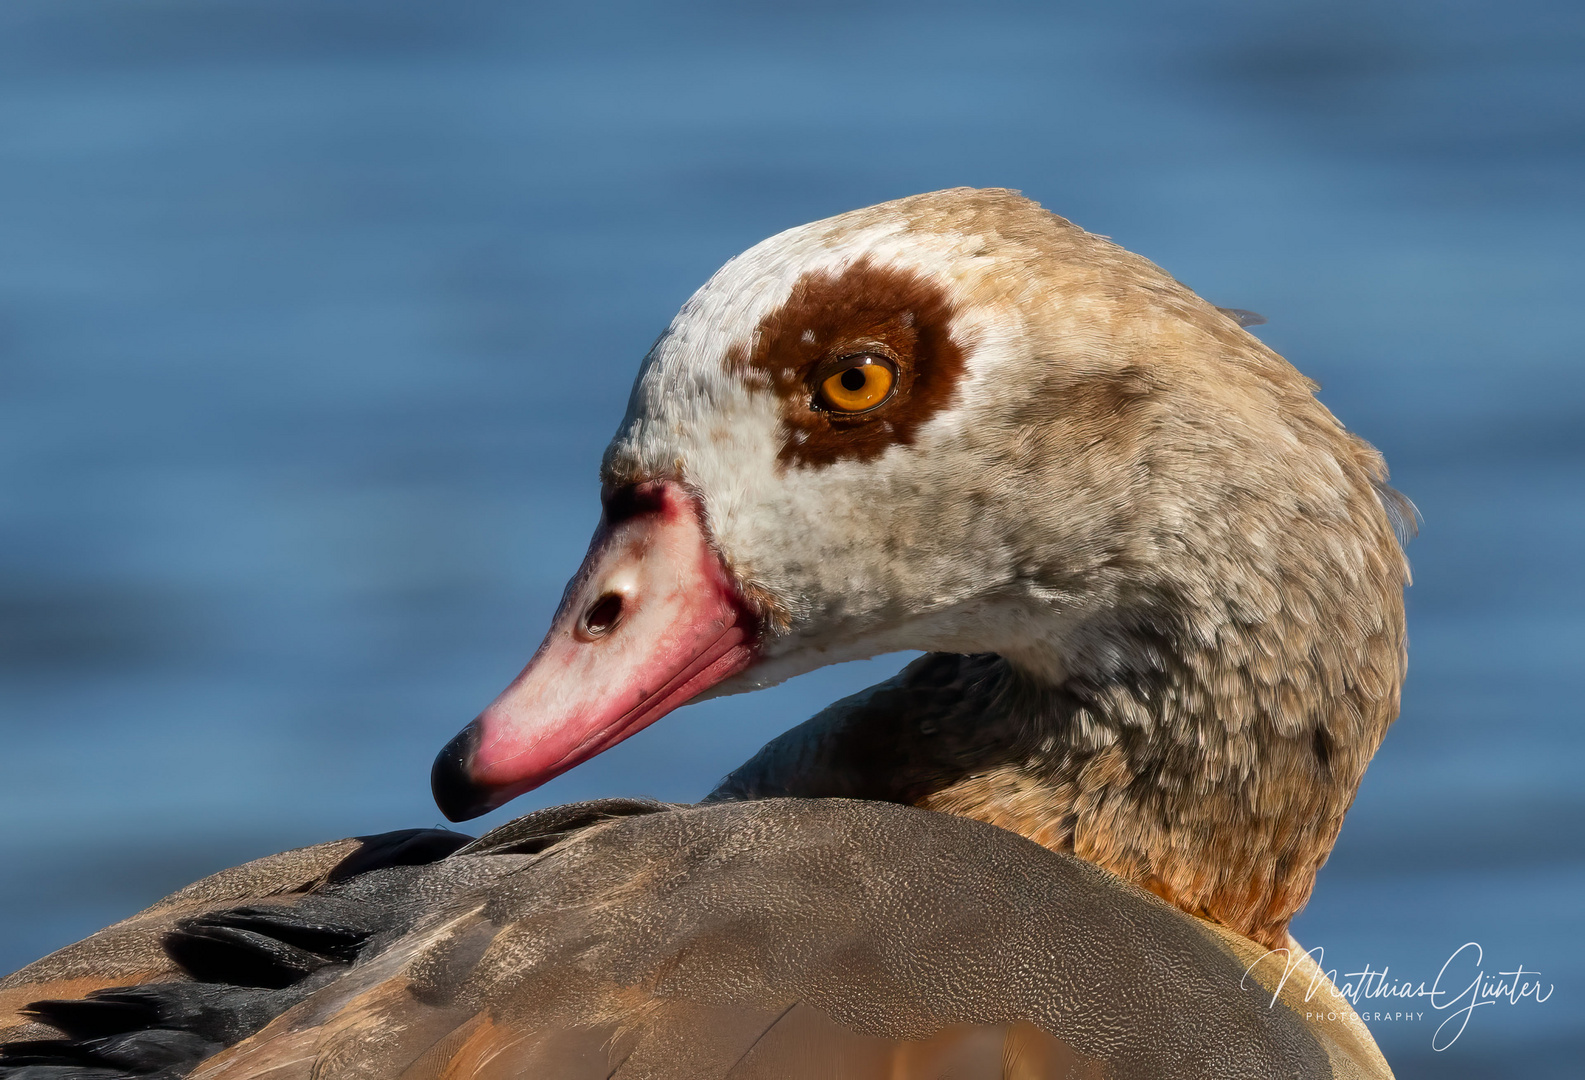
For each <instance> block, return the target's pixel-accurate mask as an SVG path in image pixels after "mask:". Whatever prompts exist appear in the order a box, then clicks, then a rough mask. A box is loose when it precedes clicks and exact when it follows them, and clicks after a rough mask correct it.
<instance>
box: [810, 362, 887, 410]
mask: <svg viewBox="0 0 1585 1080" xmlns="http://www.w3.org/2000/svg"><path fill="white" fill-rule="evenodd" d="M895 385H897V372H896V370H895V369H894V368H893V367H892V366H891V364H889V363H887V362H886V361H885V360H882V359H880V358H879V357H877V356H854V357H850V358H849V360H848V363H847V366H846V367H844V368H842V369H841V370H840V371H835V372H832V373H831V374H830V375H828V376H826V377H825V379H824V380H822V381H821V383H820V392H819V394H818V395H817V401H818V403H819V404H820V405H821V406H822V407H823V408H827V409H830V410H831V411H832V412H844V413H856V412H866V411H868V410H870V409H873V408H875V406H877V405H879V404H880V403H881V402H883V401H885V400H886V399H887V398H888V397H890V396H891V393H892V387H893V386H895Z"/></svg>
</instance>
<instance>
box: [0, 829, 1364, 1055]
mask: <svg viewBox="0 0 1585 1080" xmlns="http://www.w3.org/2000/svg"><path fill="white" fill-rule="evenodd" d="M459 844H460V838H459V837H458V836H457V834H451V833H437V832H434V831H426V832H424V833H416V834H408V835H406V836H405V837H382V838H367V839H365V840H362V841H343V842H341V843H340V844H338V845H325V846H323V847H321V848H310V849H305V850H304V851H301V852H293V853H288V854H287V855H283V856H277V857H275V859H274V860H264V861H263V862H261V863H257V864H249V865H248V866H245V867H240V868H238V869H237V870H234V871H229V872H228V874H229V875H231V876H229V877H228V876H227V875H219V876H217V877H216V878H211V879H208V880H207V881H206V882H200V883H199V884H198V885H196V886H191V887H189V889H187V890H183V892H181V893H178V894H176V895H175V896H173V897H172V898H170V899H169V900H167V901H164V902H162V904H160V905H157V906H156V907H155V908H152V909H150V911H149V912H145V913H144V914H143V915H140V916H138V917H136V918H134V919H132V920H129V921H128V922H126V923H122V924H119V925H118V926H116V927H112V928H111V929H110V930H107V931H104V932H103V933H101V934H99V935H95V937H93V938H89V939H87V940H86V941H85V942H83V943H81V944H79V945H77V946H73V947H71V948H69V949H67V950H63V951H62V952H61V953H57V954H55V955H54V956H51V957H47V958H45V960H43V961H40V962H39V963H38V964H36V965H34V966H33V967H31V968H28V969H24V971H22V972H19V973H18V974H17V975H15V976H12V977H11V979H9V980H7V981H6V982H4V983H0V993H5V994H6V995H7V998H6V999H5V1000H6V1001H8V1002H15V1001H20V1000H22V999H26V1001H28V1002H30V1003H31V1004H30V1005H28V1006H27V1007H26V1008H24V1009H23V1010H22V1014H23V1016H24V1018H25V1019H26V1020H27V1021H28V1022H29V1024H30V1026H28V1027H26V1028H24V1029H21V1030H19V1031H16V1032H14V1035H20V1036H21V1037H22V1041H14V1042H12V1043H10V1044H8V1045H6V1046H5V1047H4V1048H3V1049H0V1078H4V1080H68V1078H80V1080H90V1078H93V1080H111V1078H119V1077H134V1076H161V1077H166V1076H172V1077H174V1076H192V1077H195V1078H203V1080H221V1078H225V1080H235V1078H241V1077H248V1078H255V1077H269V1078H271V1080H295V1078H298V1077H301V1078H305V1080H306V1078H309V1077H313V1078H315V1080H343V1078H347V1080H351V1078H353V1077H379V1078H402V1080H440V1078H463V1077H467V1078H487V1077H490V1078H493V1077H501V1078H506V1077H519V1076H529V1075H545V1076H556V1077H558V1078H567V1080H581V1078H583V1077H602V1078H610V1077H620V1078H637V1077H653V1078H666V1077H676V1078H683V1077H687V1078H699V1077H723V1078H725V1077H732V1078H749V1077H806V1076H830V1077H852V1078H855V1080H858V1078H868V1077H910V1078H911V1077H944V1076H953V1077H1013V1076H1017V1077H1091V1076H1094V1077H1100V1076H1108V1077H1112V1076H1115V1077H1157V1076H1160V1077H1168V1076H1172V1077H1176V1076H1191V1075H1192V1076H1208V1077H1216V1076H1226V1077H1234V1076H1237V1077H1249V1076H1294V1077H1332V1076H1351V1075H1363V1073H1361V1072H1359V1071H1357V1070H1355V1069H1354V1067H1353V1066H1352V1065H1351V1063H1350V1062H1348V1061H1347V1060H1345V1059H1343V1058H1341V1057H1340V1056H1339V1055H1338V1053H1337V1051H1336V1048H1335V1047H1331V1046H1329V1045H1328V1044H1327V1042H1326V1040H1325V1039H1324V1038H1320V1037H1318V1036H1317V1034H1316V1033H1315V1032H1313V1031H1312V1030H1310V1029H1309V1028H1307V1027H1306V1025H1305V1023H1304V1022H1303V1019H1302V1017H1301V1016H1300V1015H1299V1014H1298V1013H1297V1012H1295V1011H1294V1010H1293V1009H1292V1008H1290V1007H1289V1006H1288V1005H1287V1004H1286V1003H1284V1002H1282V1001H1276V1002H1273V1001H1272V1000H1271V995H1270V993H1269V992H1268V991H1267V990H1265V989H1264V988H1262V987H1261V986H1259V985H1257V984H1256V983H1254V982H1252V981H1250V980H1246V979H1244V978H1243V975H1244V971H1245V969H1246V967H1247V964H1246V962H1245V960H1243V959H1241V958H1240V957H1239V956H1238V955H1237V954H1236V953H1235V951H1234V950H1233V949H1231V948H1230V947H1229V946H1228V945H1227V943H1226V942H1225V941H1224V940H1223V939H1222V938H1221V937H1220V936H1219V935H1218V934H1216V933H1214V932H1211V931H1209V930H1207V929H1206V928H1205V927H1203V926H1202V925H1201V924H1200V923H1198V922H1197V921H1196V920H1194V919H1192V918H1190V917H1189V916H1186V915H1184V914H1182V913H1181V912H1179V911H1177V910H1175V909H1173V908H1171V907H1170V906H1168V905H1167V904H1165V903H1163V902H1161V901H1159V900H1157V899H1156V898H1154V897H1151V896H1149V895H1147V894H1145V893H1143V892H1141V891H1139V890H1137V889H1134V888H1133V887H1132V886H1129V885H1126V884H1124V883H1122V882H1121V881H1120V880H1119V879H1117V878H1116V877H1114V876H1112V875H1111V874H1108V873H1106V872H1105V871H1102V870H1100V869H1097V868H1096V867H1093V866H1091V865H1089V864H1086V863H1084V862H1081V861H1079V860H1077V859H1073V858H1069V857H1066V856H1062V855H1058V854H1054V853H1052V852H1049V851H1047V850H1045V849H1043V848H1041V847H1039V846H1037V845H1035V844H1033V843H1031V842H1029V841H1027V840H1024V839H1023V838H1021V837H1019V836H1016V835H1014V834H1012V833H1010V832H1007V831H1005V830H1002V829H998V828H995V827H993V826H989V825H984V824H981V823H979V822H975V821H971V820H968V819H964V818H958V817H953V816H948V815H943V814H936V813H931V812H929V811H923V810H918V809H913V808H909V807H904V806H897V805H892V804H886V803H879V802H865V801H857V800H845V799H818V800H800V799H771V800H764V801H757V802H741V803H716V804H711V805H708V806H700V807H673V806H666V805H662V804H657V803H648V802H643V801H637V800H608V801H604V802H600V803H593V804H578V805H575V806H571V807H558V808H554V809H552V810H548V811H541V812H539V813H537V814H532V815H529V816H528V817H527V818H523V819H519V820H518V821H516V822H513V823H511V824H510V825H507V826H504V827H503V828H501V829H498V830H496V831H495V832H493V833H490V834H487V835H486V836H484V837H482V838H481V839H480V840H478V841H475V842H473V843H470V844H467V845H466V846H460V847H459ZM404 845H405V848H404ZM404 851H405V854H404ZM441 855H444V856H445V857H439V856H441ZM71 979H78V980H87V981H79V982H75V983H74V982H71V981H70V980H71ZM118 980H119V982H118ZM112 986H115V987H119V988H117V989H110V987H112ZM90 992H91V993H90ZM52 996H53V997H55V998H58V999H60V1000H38V999H40V998H49V997H52ZM13 1007H14V1006H13Z"/></svg>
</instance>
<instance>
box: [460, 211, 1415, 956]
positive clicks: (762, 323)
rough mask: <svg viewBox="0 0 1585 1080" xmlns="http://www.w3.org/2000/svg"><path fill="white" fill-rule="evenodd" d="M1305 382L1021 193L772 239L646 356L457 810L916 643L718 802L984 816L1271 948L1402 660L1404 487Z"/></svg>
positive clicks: (714, 284) (1389, 704)
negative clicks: (1398, 528)
mask: <svg viewBox="0 0 1585 1080" xmlns="http://www.w3.org/2000/svg"><path fill="white" fill-rule="evenodd" d="M1314 391H1315V386H1314V384H1313V383H1311V382H1310V381H1308V380H1307V379H1305V378H1304V377H1303V376H1302V375H1300V374H1299V373H1298V372H1297V371H1296V370H1295V369H1294V368H1293V367H1292V366H1290V365H1289V364H1288V363H1287V362H1286V361H1284V360H1283V359H1282V358H1281V357H1279V356H1277V355H1276V354H1274V353H1273V352H1271V351H1270V350H1269V349H1267V348H1266V347H1265V346H1263V345H1262V344H1261V343H1260V342H1259V341H1258V340H1257V339H1255V338H1254V337H1252V336H1251V335H1250V334H1248V333H1247V332H1246V331H1245V330H1244V329H1242V328H1241V327H1240V326H1239V325H1238V322H1237V321H1236V320H1235V319H1234V318H1233V317H1230V316H1229V315H1228V314H1226V313H1224V312H1222V311H1221V310H1219V309H1217V308H1215V307H1213V306H1211V305H1210V304H1208V303H1207V302H1205V301H1203V300H1201V299H1200V298H1199V297H1197V296H1196V295H1194V294H1193V293H1192V292H1191V291H1190V290H1188V289H1187V288H1186V287H1184V286H1183V285H1181V284H1179V283H1178V282H1177V281H1175V280H1173V279H1172V278H1171V277H1170V276H1169V275H1167V274H1166V273H1164V272H1163V271H1162V270H1160V269H1159V268H1157V267H1156V266H1154V265H1153V264H1151V263H1150V262H1148V261H1146V260H1145V259H1143V258H1140V257H1138V256H1136V255H1132V254H1130V253H1128V252H1126V251H1124V250H1122V249H1120V248H1118V247H1116V246H1115V245H1113V244H1111V243H1110V242H1108V241H1107V240H1105V239H1104V238H1102V237H1098V236H1094V235H1091V234H1089V233H1087V232H1085V231H1083V230H1082V229H1080V228H1078V227H1076V226H1074V225H1072V224H1070V223H1069V222H1067V221H1065V220H1063V219H1062V218H1059V217H1056V216H1055V215H1053V214H1050V213H1048V212H1047V211H1045V210H1043V209H1042V208H1040V207H1039V206H1038V205H1037V204H1035V203H1033V202H1031V201H1029V200H1027V199H1025V198H1023V197H1021V196H1019V195H1018V194H1017V193H1015V192H1011V191H1003V190H973V189H955V190H951V191H943V192H937V193H933V194H928V195H920V196H916V197H912V198H907V199H901V200H898V201H895V202H890V203H885V204H882V205H880V206H875V207H871V208H868V209H864V210H858V211H854V212H852V213H847V214H843V215H840V216H838V217H835V218H831V219H829V220H826V221H821V222H816V223H813V224H810V225H805V226H802V227H799V228H795V229H791V230H789V231H787V232H784V233H781V234H780V235H777V236H774V237H772V238H770V239H768V240H766V241H764V242H762V243H760V244H758V245H756V246H754V247H753V248H750V249H749V250H748V251H746V252H744V253H743V254H742V255H739V256H738V257H736V258H734V259H732V260H731V261H730V262H728V263H727V264H726V265H725V266H724V267H722V268H721V270H720V271H718V272H717V273H716V274H715V275H714V276H713V277H712V278H711V279H710V280H709V282H707V283H706V284H705V285H704V287H703V288H701V289H700V290H699V291H698V292H697V293H695V294H694V296H693V297H692V298H691V299H690V300H689V301H688V302H687V303H686V304H685V305H684V306H683V308H682V310H681V311H680V312H679V313H678V314H677V316H676V318H675V319H674V320H673V321H672V323H671V325H670V326H669V327H668V329H667V330H666V331H665V333H664V334H662V335H661V337H660V339H659V340H658V341H657V342H656V343H655V345H654V347H653V348H652V349H651V351H650V353H649V355H648V356H647V357H646V359H645V360H644V363H643V366H642V368H641V370H640V372H639V375H638V378H637V381H636V383H635V385H634V388H633V392H632V396H631V400H630V402H629V405H628V408H627V413H626V415H625V416H624V417H623V419H622V422H621V425H620V427H619V428H618V431H617V433H616V436H615V438H614V439H613V440H612V442H611V444H610V446H609V448H608V449H607V451H606V453H605V457H604V460H603V463H602V467H601V480H602V484H603V491H602V496H603V505H604V513H603V515H602V518H601V521H600V524H599V526H598V528H597V530H596V532H595V536H594V540H593V542H592V543H591V546H590V549H589V552H588V555H587V557H586V558H585V560H584V563H583V566H582V567H581V568H580V569H579V570H578V572H577V574H576V575H575V576H574V577H573V579H572V581H571V583H570V584H569V585H568V587H567V591H566V594H565V596H564V598H563V600H562V603H561V606H560V609H559V611H558V613H557V614H556V616H555V619H554V622H553V624H552V627H551V629H550V632H549V634H548V636H547V637H546V639H545V642H544V644H543V645H541V647H540V649H539V651H538V652H537V653H536V654H535V655H534V657H533V659H532V660H531V661H530V662H529V664H528V666H527V667H526V668H525V669H524V671H523V672H522V674H521V675H519V676H518V678H517V679H516V681H514V682H513V683H512V684H511V686H510V687H509V688H508V689H507V690H506V691H505V692H504V693H503V694H502V695H501V696H500V697H499V698H498V699H497V700H496V701H495V702H494V703H493V704H491V705H490V706H489V707H488V708H487V709H486V710H485V711H484V712H483V713H482V714H481V715H480V716H479V717H478V718H477V719H476V720H475V721H474V722H473V723H472V724H470V725H469V726H468V727H467V728H466V729H465V730H464V731H463V732H462V734H460V735H459V736H458V737H457V738H456V739H455V740H453V741H452V743H451V744H449V745H448V747H447V748H446V749H445V750H444V751H443V752H442V754H441V756H440V758H439V759H437V762H436V767H435V773H434V780H435V791H436V796H437V799H438V801H439V803H440V805H441V808H442V809H443V810H444V811H445V812H446V813H447V814H448V815H449V816H451V817H453V818H454V819H460V818H465V817H471V816H474V815H476V814H479V813H482V812H484V811H486V810H488V809H491V808H493V807H495V806H498V805H500V804H502V803H503V802H505V801H507V800H508V799H510V798H512V797H514V796H516V795H518V794H521V793H523V792H525V791H528V790H530V789H532V788H534V787H536V786H538V785H539V784H541V783H543V782H545V781H546V780H548V779H550V778H551V777H553V776H555V775H557V774H559V773H561V772H563V771H565V770H566V769H568V768H571V767H572V766H574V765H576V764H577V763H578V762H580V761H583V760H585V759H587V758H588V757H590V756H592V755H594V754H597V753H599V752H600V751H602V750H604V749H606V748H607V747H609V746H611V745H613V744H614V743H616V742H618V741H620V740H621V739H623V738H626V737H627V736H628V735H630V734H632V733H633V732H635V731H637V730H639V729H640V728H642V727H644V726H646V725H647V724H649V723H652V722H654V721H655V720H657V719H659V718H660V717H661V716H663V715H665V714H666V713H667V712H669V711H670V710H671V709H673V708H675V707H677V706H678V705H681V704H683V703H684V702H686V701H688V700H692V699H695V698H697V697H699V696H700V695H702V694H705V693H730V692H737V691H743V690H750V689H754V688H757V687H762V686H767V685H771V684H774V683H776V682H779V681H781V680H783V679H786V678H788V677H790V676H793V675H796V674H799V673H801V672H804V671H808V670H810V669H813V668H816V667H820V666H822V665H825V664H830V663H835V662H839V661H844V660H850V659H856V658H861V657H867V656H873V655H877V654H880V653H885V652H891V651H897V650H905V649H913V650H923V651H925V652H927V653H930V654H933V656H932V657H927V658H926V660H924V661H920V662H919V663H918V664H916V665H915V666H914V667H913V668H912V669H910V671H905V672H904V674H903V675H902V676H899V680H895V681H894V683H893V684H890V687H891V688H890V690H888V689H887V687H885V686H883V687H882V688H877V692H874V693H871V694H869V695H867V696H866V695H861V696H860V697H859V698H855V699H850V700H849V701H848V702H844V703H839V705H838V706H834V707H833V709H832V710H828V712H827V714H822V716H821V717H817V718H816V720H815V721H812V722H811V725H805V728H804V729H803V730H802V731H801V732H800V733H797V734H796V735H794V736H791V737H790V738H791V739H792V742H787V741H785V740H784V741H783V742H782V744H781V745H780V748H778V747H777V745H776V744H773V746H772V747H770V748H767V751H766V752H764V753H762V755H761V759H757V761H758V764H755V763H751V767H745V770H741V771H740V773H741V775H740V776H739V777H738V778H737V781H736V783H735V787H734V785H733V784H732V783H729V785H728V786H727V790H726V791H725V792H724V794H723V796H722V797H731V796H732V795H733V793H734V792H736V794H738V795H740V796H741V795H753V794H844V793H845V794H861V795H868V796H870V797H885V798H898V799H900V800H902V801H909V802H914V803H917V804H919V805H924V806H929V807H933V808H936V809H941V810H947V811H950V812H954V813H960V814H966V815H968V816H971V817H978V818H981V819H983V820H988V821H993V822H996V823H998V824H1002V825H1005V826H1007V827H1009V828H1012V829H1015V830H1016V831H1019V832H1022V833H1024V834H1025V835H1027V836H1030V837H1032V838H1033V839H1035V840H1037V841H1039V842H1041V843H1045V844H1047V845H1048V846H1051V847H1054V848H1058V849H1060V850H1067V851H1073V852H1075V853H1077V854H1079V855H1081V856H1082V857H1085V858H1088V859H1091V860H1092V861H1095V862H1098V863H1100V864H1101V865H1103V866H1106V867H1108V868H1109V869H1112V870H1114V871H1115V872H1117V873H1119V874H1121V875H1122V876H1124V877H1126V878H1129V879H1130V880H1133V881H1136V882H1138V883H1139V884H1141V885H1143V886H1145V887H1147V888H1151V889H1153V890H1155V891H1156V892H1158V893H1159V894H1161V895H1162V896H1164V897H1167V898H1168V899H1169V900H1171V901H1173V902H1174V903H1177V904H1178V905H1179V906H1181V907H1183V908H1185V909H1186V910H1189V911H1191V912H1195V913H1197V914H1202V915H1207V916H1209V917H1212V918H1215V919H1218V920H1220V921H1222V922H1225V923H1227V924H1228V925H1230V926H1232V927H1234V928H1235V929H1238V930H1239V931H1240V932H1243V933H1245V934H1247V935H1249V936H1251V937H1255V938H1257V939H1262V940H1273V941H1275V940H1278V939H1279V938H1280V936H1281V934H1282V933H1283V932H1284V931H1285V927H1286V925H1287V921H1288V919H1289V918H1291V916H1292V914H1293V913H1294V911H1296V910H1297V908H1298V907H1299V906H1300V905H1302V903H1303V901H1304V899H1305V898H1306V897H1307V896H1308V893H1309V890H1310V886H1311V883H1312V882H1313V879H1314V875H1315V871H1316V869H1317V868H1318V867H1319V866H1320V864H1321V862H1322V861H1324V859H1325V856H1326V854H1327V852H1328V851H1329V850H1330V848H1331V846H1332V843H1333V841H1334V840H1335V837H1336V835H1337V830H1338V828H1339V827H1340V824H1341V821H1342V815H1343V813H1344V811H1345V810H1346V809H1347V806H1348V804H1349V802H1350V801H1351V799H1352V797H1353V792H1354V790H1355V788H1356V786H1357V784H1358V782H1359V778H1360V775H1361V773H1362V772H1363V770H1364V767H1365V764H1366V763H1367V762H1368V760H1369V758H1370V756H1371V754H1372V753H1373V752H1374V750H1375V747H1376V745H1377V744H1378V742H1379V741H1380V739H1381V737H1382V734H1383V732H1384V730H1385V728H1386V726H1387V725H1388V723H1390V721H1391V720H1392V718H1393V717H1394V716H1395V715H1396V712H1397V707H1398V688H1399V685H1400V683H1401V681H1402V678H1403V674H1404V668H1405V653H1404V644H1405V638H1404V627H1403V607H1402V590H1403V586H1404V584H1405V583H1406V580H1407V578H1406V573H1407V571H1406V564H1405V562H1404V559H1403V555H1402V553H1401V550H1400V545H1399V542H1398V539H1397V537H1396V536H1395V522H1396V521H1397V520H1398V519H1399V518H1400V517H1401V515H1400V511H1401V509H1402V507H1403V505H1404V504H1402V503H1401V502H1400V501H1399V500H1398V499H1397V497H1396V496H1395V495H1394V494H1393V493H1392V492H1391V491H1390V489H1387V488H1386V487H1385V476H1386V473H1385V468H1384V465H1383V463H1382V460H1381V458H1380V456H1379V455H1378V454H1377V453H1376V452H1375V451H1374V450H1373V449H1372V448H1371V447H1369V446H1368V445H1367V444H1366V443H1364V442H1363V441H1361V440H1360V439H1358V438H1356V437H1355V436H1353V435H1351V434H1350V433H1348V432H1347V431H1346V430H1345V429H1344V428H1343V427H1342V425H1341V424H1339V422H1338V421H1337V420H1336V419H1335V418H1334V417H1333V416H1332V415H1331V413H1329V412H1328V411H1327V410H1326V408H1324V407H1323V406H1322V405H1321V404H1320V403H1319V402H1318V401H1317V400H1316V398H1315V396H1314ZM943 665H946V667H945V668H944V667H943ZM943 671H945V672H946V675H945V676H943ZM949 684H950V687H956V689H950V687H949ZM899 695H901V696H899ZM948 698H950V700H951V703H952V704H951V705H950V707H949V706H948V704H947V703H946V702H947V700H948ZM921 761H923V762H924V763H925V764H923V765H920V764H919V763H920V762H921ZM857 771H867V773H868V774H869V775H866V776H862V777H861V776H857V775H856V772H857ZM878 774H886V775H890V776H891V777H892V780H887V779H885V776H883V775H878ZM904 774H906V781H907V782H906V783H902V782H901V781H900V780H898V779H897V778H898V777H901V776H903V775H904Z"/></svg>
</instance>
